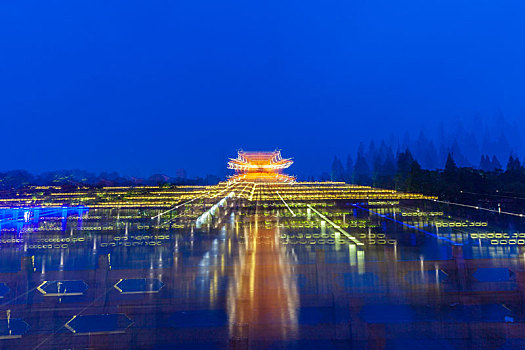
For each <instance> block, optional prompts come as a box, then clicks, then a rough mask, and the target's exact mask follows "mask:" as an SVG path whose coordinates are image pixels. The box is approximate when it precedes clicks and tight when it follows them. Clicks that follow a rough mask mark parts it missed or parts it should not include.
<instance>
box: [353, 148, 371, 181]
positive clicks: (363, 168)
mask: <svg viewBox="0 0 525 350" xmlns="http://www.w3.org/2000/svg"><path fill="white" fill-rule="evenodd" d="M354 182H355V183H357V184H359V185H370V184H371V183H372V179H371V177H370V167H369V166H368V163H367V162H366V159H365V157H364V155H363V154H362V153H358V154H357V160H356V161H355V165H354Z"/></svg>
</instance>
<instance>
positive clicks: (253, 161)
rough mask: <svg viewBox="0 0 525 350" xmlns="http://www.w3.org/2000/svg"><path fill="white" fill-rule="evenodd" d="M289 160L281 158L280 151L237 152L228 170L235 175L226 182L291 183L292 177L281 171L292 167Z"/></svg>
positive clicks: (293, 180)
mask: <svg viewBox="0 0 525 350" xmlns="http://www.w3.org/2000/svg"><path fill="white" fill-rule="evenodd" d="M292 163H293V161H292V160H291V159H289V158H288V159H287V158H282V157H281V151H278V150H275V151H273V152H244V151H238V152H237V158H235V159H233V158H230V161H229V162H228V169H233V170H235V175H233V176H230V178H229V179H228V181H230V182H238V181H247V182H281V183H293V182H295V177H294V176H289V175H285V174H283V173H282V170H283V169H286V168H288V167H289V166H290V165H292Z"/></svg>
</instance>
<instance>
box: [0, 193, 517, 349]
mask: <svg viewBox="0 0 525 350" xmlns="http://www.w3.org/2000/svg"><path fill="white" fill-rule="evenodd" d="M8 210H10V209H4V212H2V213H0V214H1V215H0V217H1V218H2V221H1V222H0V224H1V226H0V229H1V237H0V303H1V308H0V348H3V349H22V348H23V349H34V348H38V349H86V348H96V349H108V348H109V349H132V348H136V349H139V348H140V349H168V348H192V349H193V348H212V349H213V348H216V349H231V348H233V349H246V348H254V349H281V348H287V349H288V348H290V349H321V348H322V349H349V348H352V349H406V348H412V349H441V350H442V349H480V348H483V349H519V348H525V327H524V321H525V310H524V305H523V300H524V299H523V297H524V294H523V293H524V291H525V290H524V288H525V270H524V267H525V249H524V248H523V247H524V246H525V227H524V225H523V222H522V220H523V219H521V218H508V217H505V216H503V215H500V214H497V213H489V214H488V213H480V212H479V211H476V210H471V209H464V208H460V209H457V208H454V207H450V206H448V205H443V204H437V203H433V202H432V201H405V202H401V203H378V204H373V205H372V204H370V203H354V202H352V203H350V202H349V203H346V202H337V203H336V202H334V203H329V204H325V205H317V206H315V205H312V206H310V207H309V206H307V205H302V206H299V205H296V206H292V207H291V208H290V207H288V208H286V207H276V206H264V205H251V206H239V205H238V203H237V204H235V203H231V204H230V205H228V206H225V207H224V208H223V209H220V210H219V212H218V213H215V214H214V217H211V216H210V220H209V222H206V223H205V224H204V225H200V227H199V228H197V227H196V226H195V225H193V226H191V227H190V226H183V225H179V224H178V222H177V220H176V218H174V217H171V218H169V219H168V218H163V219H162V220H157V219H155V220H152V219H151V218H152V217H153V216H154V215H155V214H157V213H158V212H159V211H158V210H153V209H147V210H142V209H89V208H84V207H72V208H56V209H55V210H53V209H48V210H47V211H46V212H45V213H42V212H40V213H39V215H38V217H35V215H34V213H33V212H32V211H31V210H30V209H28V210H27V211H28V214H24V215H25V216H24V215H22V216H20V213H16V214H14V213H13V212H8ZM20 218H22V219H20ZM166 223H167V224H166ZM358 243H359V244H358Z"/></svg>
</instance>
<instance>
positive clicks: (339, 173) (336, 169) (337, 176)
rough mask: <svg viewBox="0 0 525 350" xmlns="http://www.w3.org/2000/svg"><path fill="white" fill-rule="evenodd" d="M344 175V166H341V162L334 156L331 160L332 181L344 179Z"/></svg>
mask: <svg viewBox="0 0 525 350" xmlns="http://www.w3.org/2000/svg"><path fill="white" fill-rule="evenodd" d="M344 177H345V168H344V167H343V163H342V162H341V161H340V160H339V158H337V157H334V161H333V162H332V174H331V178H332V181H344Z"/></svg>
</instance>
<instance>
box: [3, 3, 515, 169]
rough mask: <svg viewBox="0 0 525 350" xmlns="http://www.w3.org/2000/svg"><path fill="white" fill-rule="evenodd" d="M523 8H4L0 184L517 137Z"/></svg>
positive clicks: (308, 164)
mask: <svg viewBox="0 0 525 350" xmlns="http://www.w3.org/2000/svg"><path fill="white" fill-rule="evenodd" d="M524 17H525V2H524V1H523V0H507V1H494V0H491V1H488V0H477V1H474V0H471V1H465V0H439V1H438V0H429V1H421V0H399V1H392V0H388V1H374V0H355V1H352V0H347V1H342V0H337V1H331V0H327V1H309V0H295V1H286V0H265V1H256V0H253V1H229V0H226V1H216V0H214V1H208V0H191V1H178V0H170V1H155V0H148V1H144V0H141V1H134V0H126V1H111V0H104V1H95V0H90V1H65V0H63V1H36V0H35V1H23V0H3V1H1V2H0V31H1V35H0V121H1V129H2V145H3V159H2V165H1V166H0V170H1V171H3V170H9V169H15V168H17V169H20V168H22V169H27V170H29V171H32V172H40V171H45V170H56V169H64V168H67V169H70V168H80V169H84V170H91V171H102V170H116V171H118V172H120V173H123V174H127V175H139V176H146V175H149V174H151V173H154V172H162V173H167V174H174V172H175V170H176V169H178V168H185V169H187V171H188V173H189V175H190V176H195V175H204V174H206V173H215V174H221V175H222V174H225V173H226V171H225V170H224V169H225V167H226V161H227V158H228V157H229V156H235V153H236V150H237V149H238V148H243V149H245V150H273V149H274V148H276V147H278V148H280V149H282V151H283V156H285V157H289V156H291V157H294V159H295V161H296V164H294V165H293V166H292V168H290V173H296V174H303V175H309V174H318V173H320V172H321V171H324V170H328V168H329V166H330V163H331V161H332V159H333V156H334V155H335V154H337V155H339V156H341V157H345V156H346V154H347V153H352V154H354V153H355V148H356V146H357V144H358V142H359V141H361V140H369V139H380V138H382V137H387V136H388V135H389V134H391V133H393V134H394V135H399V137H401V136H402V135H403V134H404V133H405V132H406V131H407V130H409V131H410V130H414V133H416V131H417V132H419V130H420V129H422V128H425V129H426V130H430V131H432V129H435V128H436V127H437V125H438V123H440V122H442V123H443V124H444V126H445V127H446V128H453V127H454V125H455V123H456V122H457V120H458V117H459V118H468V117H470V116H472V115H474V114H479V115H481V116H482V117H483V118H492V117H493V116H494V114H495V113H497V112H498V111H499V112H502V113H503V114H504V115H505V118H506V119H508V120H510V121H511V122H516V123H518V125H519V126H520V128H521V129H522V130H523V129H524V125H523V124H524V123H525V122H524V121H522V120H523V119H525V118H524V117H525V100H524V96H525V64H524V62H525V21H524V20H523V18H524Z"/></svg>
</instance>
